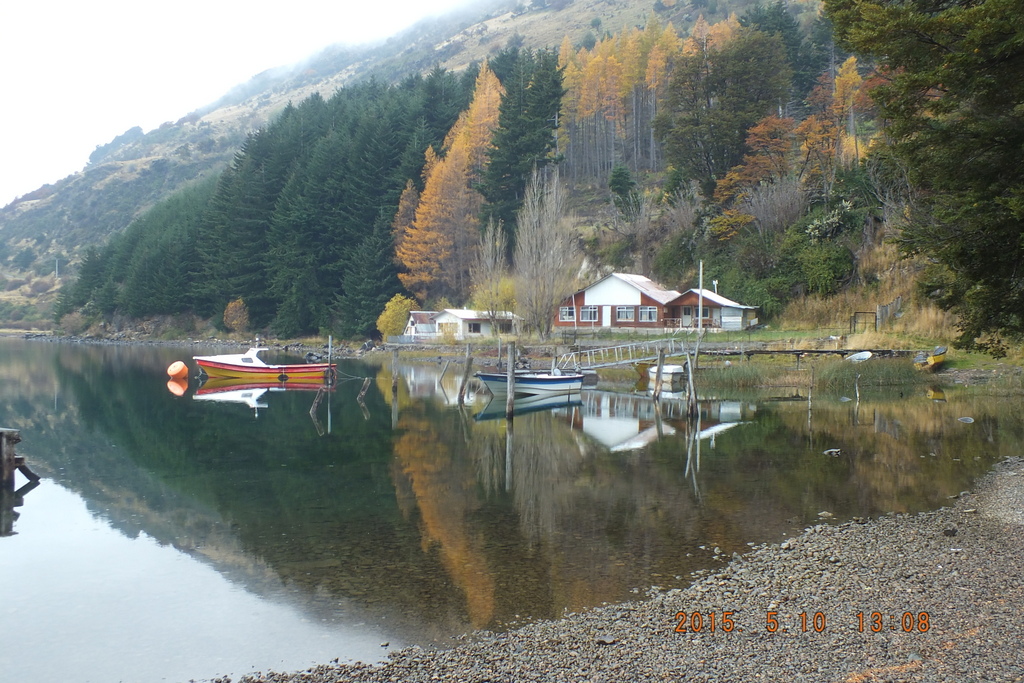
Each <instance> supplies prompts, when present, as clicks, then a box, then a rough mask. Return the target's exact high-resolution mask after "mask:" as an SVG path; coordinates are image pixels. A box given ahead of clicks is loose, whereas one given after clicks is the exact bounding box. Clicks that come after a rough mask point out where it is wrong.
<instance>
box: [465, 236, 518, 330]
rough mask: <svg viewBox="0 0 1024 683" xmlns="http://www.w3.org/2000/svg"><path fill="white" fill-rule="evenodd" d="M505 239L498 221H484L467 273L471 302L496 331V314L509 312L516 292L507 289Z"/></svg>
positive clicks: (506, 243) (506, 240)
mask: <svg viewBox="0 0 1024 683" xmlns="http://www.w3.org/2000/svg"><path fill="white" fill-rule="evenodd" d="M507 249H508V239H507V238H506V236H505V230H504V229H503V228H502V224H501V221H495V220H494V219H493V218H492V219H490V220H489V221H487V225H486V226H485V227H484V230H483V232H482V233H481V234H480V243H479V248H478V249H477V252H476V262H475V263H474V264H473V267H472V268H471V270H470V276H471V278H472V282H473V302H474V306H475V307H476V309H477V310H480V311H485V312H486V313H487V317H488V318H489V319H490V321H491V327H492V328H493V329H495V330H497V324H496V323H497V318H498V313H499V312H502V311H509V310H511V309H512V308H513V307H514V305H515V290H514V289H513V288H512V287H510V286H508V284H509V279H508V272H507V269H506V267H505V253H506V251H507Z"/></svg>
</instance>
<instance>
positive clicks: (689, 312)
mask: <svg viewBox="0 0 1024 683" xmlns="http://www.w3.org/2000/svg"><path fill="white" fill-rule="evenodd" d="M691 315H693V307H692V306H683V317H684V318H686V317H689V316H691Z"/></svg>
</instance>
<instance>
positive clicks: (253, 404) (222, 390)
mask: <svg viewBox="0 0 1024 683" xmlns="http://www.w3.org/2000/svg"><path fill="white" fill-rule="evenodd" d="M334 386H335V385H333V384H325V383H324V382H323V380H322V379H290V380H288V381H286V382H266V381H264V382H261V381H253V380H252V379H249V378H244V377H211V378H208V379H207V380H206V381H205V382H203V383H202V384H200V385H199V387H198V388H197V389H196V391H195V393H194V394H193V395H192V400H193V401H212V402H215V403H241V404H242V405H245V406H248V407H249V408H251V409H252V411H253V417H257V418H258V417H259V416H260V409H261V408H264V409H265V408H267V407H268V404H267V403H266V402H265V401H264V400H263V399H264V397H265V396H266V395H267V394H268V393H278V392H285V391H309V392H316V396H315V398H314V399H313V405H312V406H311V407H310V409H309V416H310V417H311V418H312V419H313V424H314V425H315V426H316V428H317V431H318V432H319V433H320V435H321V436H322V435H323V434H324V433H325V431H324V429H323V426H322V425H321V424H320V421H319V420H318V419H317V417H316V410H317V407H318V406H319V405H320V401H321V399H322V398H323V396H324V394H329V392H333V391H334ZM327 415H328V426H329V425H330V410H329V409H328V412H327ZM327 431H328V432H329V431H330V429H328V430H327Z"/></svg>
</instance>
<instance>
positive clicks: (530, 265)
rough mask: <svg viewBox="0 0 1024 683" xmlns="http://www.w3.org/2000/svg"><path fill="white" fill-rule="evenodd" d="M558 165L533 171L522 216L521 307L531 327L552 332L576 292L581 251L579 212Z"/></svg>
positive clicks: (518, 274) (519, 239) (518, 251)
mask: <svg viewBox="0 0 1024 683" xmlns="http://www.w3.org/2000/svg"><path fill="white" fill-rule="evenodd" d="M567 199H568V196H567V193H566V190H565V187H564V186H563V185H562V183H561V181H560V180H559V177H558V169H557V168H548V169H546V170H545V172H544V173H543V174H542V173H540V172H538V171H536V170H535V171H534V172H533V177H532V178H531V179H530V184H529V186H528V187H527V188H526V196H525V198H524V200H523V208H522V209H520V211H519V215H518V216H517V224H518V225H517V231H516V250H515V271H516V306H517V308H518V310H519V315H521V316H522V318H523V324H524V326H525V328H526V329H527V330H537V333H538V334H539V335H540V337H541V339H547V338H548V337H549V336H550V334H551V326H552V324H553V321H554V315H555V310H556V309H557V307H558V304H559V303H560V302H561V301H562V300H563V299H564V298H565V297H567V296H569V295H570V294H572V292H573V285H574V283H575V282H576V275H577V273H578V272H579V269H580V261H581V252H580V246H579V240H578V237H577V235H576V230H575V227H576V216H575V215H574V214H571V213H570V212H569V210H568V206H567Z"/></svg>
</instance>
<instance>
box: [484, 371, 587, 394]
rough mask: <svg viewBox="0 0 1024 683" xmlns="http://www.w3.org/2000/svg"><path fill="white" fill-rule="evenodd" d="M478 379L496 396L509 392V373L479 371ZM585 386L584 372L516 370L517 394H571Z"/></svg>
mask: <svg viewBox="0 0 1024 683" xmlns="http://www.w3.org/2000/svg"><path fill="white" fill-rule="evenodd" d="M476 377H477V379H479V380H480V381H481V382H483V383H484V386H486V387H487V389H488V391H490V392H491V393H492V394H494V395H495V396H505V395H507V394H508V375H507V374H506V373H504V372H478V373H476ZM582 388H583V374H582V373H579V372H563V371H562V370H559V369H557V368H556V369H555V370H553V371H551V372H516V381H515V390H514V392H515V395H516V396H519V395H525V394H569V393H573V392H576V391H579V390H580V389H582Z"/></svg>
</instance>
